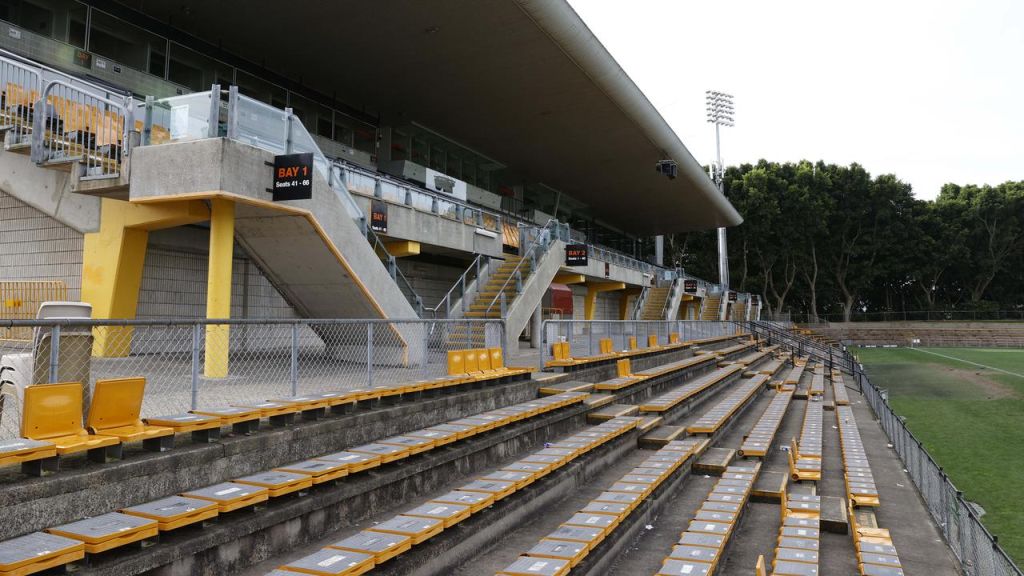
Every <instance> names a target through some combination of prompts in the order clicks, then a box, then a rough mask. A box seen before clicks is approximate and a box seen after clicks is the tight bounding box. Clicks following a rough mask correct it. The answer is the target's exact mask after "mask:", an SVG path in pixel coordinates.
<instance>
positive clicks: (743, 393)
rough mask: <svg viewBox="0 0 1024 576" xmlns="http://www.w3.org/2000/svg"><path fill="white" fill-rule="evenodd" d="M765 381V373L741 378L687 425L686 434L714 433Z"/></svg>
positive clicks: (766, 379)
mask: <svg viewBox="0 0 1024 576" xmlns="http://www.w3.org/2000/svg"><path fill="white" fill-rule="evenodd" d="M767 381H768V375H767V374H757V375H755V376H753V377H751V378H748V379H746V380H741V381H740V383H739V384H738V385H737V386H736V388H735V389H734V390H733V391H731V392H730V393H729V394H728V395H727V396H726V397H725V398H723V399H722V400H721V401H720V402H719V403H718V404H716V405H715V406H713V407H712V408H711V409H710V410H708V411H707V412H705V413H704V415H703V416H701V417H700V418H698V419H697V421H696V422H694V423H693V424H690V425H689V426H687V427H686V432H687V434H708V435H711V434H714V433H715V432H717V431H718V430H719V429H720V428H721V427H722V424H724V423H725V422H726V421H728V420H729V419H730V418H732V416H733V414H735V413H736V412H737V411H738V410H739V409H740V408H742V407H743V406H744V405H745V404H746V403H747V401H749V400H750V399H751V398H753V397H754V395H755V394H756V393H757V391H758V390H760V389H761V387H762V386H764V384H765V382H767Z"/></svg>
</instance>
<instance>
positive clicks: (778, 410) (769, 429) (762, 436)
mask: <svg viewBox="0 0 1024 576" xmlns="http://www.w3.org/2000/svg"><path fill="white" fill-rule="evenodd" d="M792 400H793V392H792V391H791V390H786V391H782V390H779V391H777V392H776V393H775V396H773V397H772V400H771V402H770V403H769V404H768V408H766V409H765V411H764V413H763V414H761V417H760V418H759V419H758V420H757V423H756V424H754V427H753V428H751V430H750V433H749V434H747V436H746V437H745V438H744V439H743V444H742V445H741V446H740V449H739V452H738V454H739V456H742V457H747V458H750V457H754V458H763V457H764V456H765V455H766V454H767V453H768V448H769V447H770V446H771V445H772V441H773V440H774V439H775V433H776V432H778V430H779V426H780V425H782V419H783V417H785V415H786V410H788V409H789V403H790V402H791V401H792Z"/></svg>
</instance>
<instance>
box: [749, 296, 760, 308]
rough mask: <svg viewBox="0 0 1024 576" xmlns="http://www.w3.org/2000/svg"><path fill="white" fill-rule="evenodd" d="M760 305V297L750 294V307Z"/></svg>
mask: <svg viewBox="0 0 1024 576" xmlns="http://www.w3.org/2000/svg"><path fill="white" fill-rule="evenodd" d="M760 304H761V297H760V296H758V295H757V294H751V295H750V305H751V306H759V305H760Z"/></svg>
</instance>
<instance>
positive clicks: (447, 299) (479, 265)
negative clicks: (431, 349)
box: [424, 254, 491, 318]
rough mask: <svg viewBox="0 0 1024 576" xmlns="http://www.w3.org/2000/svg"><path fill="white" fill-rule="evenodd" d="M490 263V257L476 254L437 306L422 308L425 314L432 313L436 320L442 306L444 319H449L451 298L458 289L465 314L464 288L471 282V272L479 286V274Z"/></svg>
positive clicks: (450, 315)
mask: <svg viewBox="0 0 1024 576" xmlns="http://www.w3.org/2000/svg"><path fill="white" fill-rule="evenodd" d="M490 261H491V258H490V256H486V255H484V254H477V256H476V258H474V259H473V261H472V262H470V264H469V267H468V268H466V270H465V271H464V272H463V273H462V275H461V276H459V278H458V279H457V280H456V281H455V283H454V284H452V287H451V288H449V289H448V292H446V293H445V295H444V297H443V298H441V300H440V301H439V302H438V303H437V305H436V306H434V307H433V308H424V311H425V312H426V311H430V312H432V313H433V316H434V317H435V318H436V317H437V311H438V310H440V309H441V308H442V306H443V307H444V310H445V318H451V317H452V298H453V296H454V294H455V291H456V289H458V290H460V294H461V301H462V311H463V313H465V312H466V307H467V303H466V287H467V286H468V285H469V283H470V282H471V280H470V279H469V275H470V273H471V272H474V271H475V272H476V281H477V283H478V284H479V282H480V278H481V274H483V270H484V269H485V268H487V267H488V266H489V264H490Z"/></svg>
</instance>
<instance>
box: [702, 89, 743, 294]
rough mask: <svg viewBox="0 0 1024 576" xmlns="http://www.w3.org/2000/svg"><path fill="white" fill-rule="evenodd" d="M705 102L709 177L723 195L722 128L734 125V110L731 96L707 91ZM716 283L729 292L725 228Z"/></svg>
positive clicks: (719, 240)
mask: <svg viewBox="0 0 1024 576" xmlns="http://www.w3.org/2000/svg"><path fill="white" fill-rule="evenodd" d="M704 96H705V99H706V100H707V113H708V122H709V123H711V124H714V125H715V154H716V161H715V165H714V166H712V167H711V177H712V178H713V179H714V180H715V184H717V185H718V191H719V192H722V193H723V194H724V193H725V190H724V184H725V166H723V165H722V139H721V138H722V137H721V128H722V126H728V127H732V126H735V125H736V121H735V119H734V118H733V115H734V114H735V113H736V108H735V106H734V105H733V102H732V94H726V93H725V92H719V91H717V90H707V91H705V92H704ZM718 283H719V284H721V285H722V290H723V293H724V292H725V291H728V290H729V252H728V248H727V246H726V237H725V228H719V229H718Z"/></svg>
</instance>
